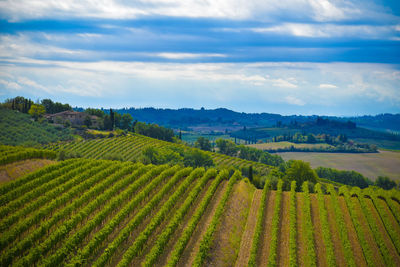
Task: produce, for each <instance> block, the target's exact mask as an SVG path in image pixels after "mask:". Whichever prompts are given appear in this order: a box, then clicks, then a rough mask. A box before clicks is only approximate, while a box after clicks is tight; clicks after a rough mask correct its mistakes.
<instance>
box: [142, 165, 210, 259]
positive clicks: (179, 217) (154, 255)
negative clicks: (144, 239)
mask: <svg viewBox="0 0 400 267" xmlns="http://www.w3.org/2000/svg"><path fill="white" fill-rule="evenodd" d="M216 175H217V172H216V170H215V169H209V170H208V171H207V172H206V173H205V174H204V175H203V177H202V178H200V179H199V181H198V182H197V183H196V185H195V187H194V188H193V189H192V190H191V191H190V193H189V195H188V197H187V198H186V199H185V201H184V202H183V204H182V206H181V207H180V208H179V209H178V210H177V211H176V212H175V215H174V217H173V218H172V219H171V221H170V222H169V223H168V225H167V226H166V227H165V228H164V230H163V231H162V233H161V234H160V235H159V236H158V238H157V240H156V241H155V245H154V246H153V247H152V248H151V250H150V252H149V253H148V254H147V255H146V258H145V260H144V262H142V266H154V265H155V263H156V261H157V259H158V257H159V256H160V255H161V254H162V253H163V251H164V248H165V246H166V245H167V243H168V241H169V240H170V238H171V236H172V235H173V234H174V233H175V230H176V229H177V228H178V226H179V224H180V223H181V222H182V221H183V218H184V216H185V215H186V214H187V213H188V211H189V209H190V207H191V206H192V205H193V203H194V202H195V200H196V198H197V197H198V195H199V194H200V192H201V191H202V189H203V188H204V186H205V185H206V183H207V182H208V181H209V180H210V179H211V178H214V177H215V176H216Z"/></svg>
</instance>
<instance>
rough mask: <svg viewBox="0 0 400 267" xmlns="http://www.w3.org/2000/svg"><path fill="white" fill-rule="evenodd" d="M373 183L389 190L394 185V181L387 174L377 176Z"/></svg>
mask: <svg viewBox="0 0 400 267" xmlns="http://www.w3.org/2000/svg"><path fill="white" fill-rule="evenodd" d="M375 185H376V186H378V187H380V188H383V189H385V190H390V189H392V188H395V187H396V182H395V181H393V180H391V179H390V178H389V177H387V176H379V177H378V179H376V181H375Z"/></svg>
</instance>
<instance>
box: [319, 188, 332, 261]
mask: <svg viewBox="0 0 400 267" xmlns="http://www.w3.org/2000/svg"><path fill="white" fill-rule="evenodd" d="M315 192H316V193H317V199H318V210H319V219H320V221H321V227H322V239H323V242H324V245H325V249H326V263H327V265H328V266H336V261H335V252H334V250H333V243H332V237H331V231H330V229H329V222H328V212H327V210H326V207H325V197H324V192H323V191H322V189H321V184H319V183H318V184H316V185H315Z"/></svg>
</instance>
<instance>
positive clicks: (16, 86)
mask: <svg viewBox="0 0 400 267" xmlns="http://www.w3.org/2000/svg"><path fill="white" fill-rule="evenodd" d="M0 84H2V85H4V86H5V87H7V88H9V89H12V90H20V89H21V88H22V87H21V86H20V85H19V84H18V83H16V82H10V81H6V80H0Z"/></svg>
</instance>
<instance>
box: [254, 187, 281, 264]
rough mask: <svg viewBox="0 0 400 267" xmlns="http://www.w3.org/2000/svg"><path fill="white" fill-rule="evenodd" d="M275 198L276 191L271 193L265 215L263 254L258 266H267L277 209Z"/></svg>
mask: <svg viewBox="0 0 400 267" xmlns="http://www.w3.org/2000/svg"><path fill="white" fill-rule="evenodd" d="M275 198H276V191H269V193H268V199H267V210H266V213H265V219H264V225H263V233H262V235H261V249H260V251H261V253H260V255H258V263H259V264H258V265H257V266H267V264H268V256H269V247H270V243H271V227H272V217H273V216H274V208H275Z"/></svg>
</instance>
